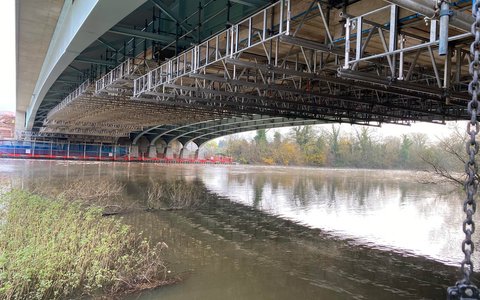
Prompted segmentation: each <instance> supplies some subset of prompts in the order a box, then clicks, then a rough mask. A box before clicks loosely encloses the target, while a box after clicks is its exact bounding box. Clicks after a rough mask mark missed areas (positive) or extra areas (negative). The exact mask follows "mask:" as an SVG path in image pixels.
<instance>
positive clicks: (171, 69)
mask: <svg viewBox="0 0 480 300" xmlns="http://www.w3.org/2000/svg"><path fill="white" fill-rule="evenodd" d="M289 31H290V0H281V1H279V2H276V3H274V4H272V5H270V6H268V7H266V8H265V9H263V10H261V11H260V12H258V13H256V14H254V15H252V16H250V17H248V18H246V19H244V20H243V21H241V22H239V23H237V24H235V25H233V26H231V27H230V28H228V29H226V30H224V31H222V32H221V33H219V34H217V35H216V36H214V37H212V38H210V39H208V40H206V41H204V42H202V43H200V44H199V45H196V46H194V47H192V48H190V49H188V50H186V51H184V52H182V53H180V54H179V55H178V56H176V57H174V58H172V59H170V60H168V61H167V62H165V63H164V64H162V65H160V66H159V67H158V68H156V69H154V70H152V71H150V72H149V73H147V74H145V75H143V76H141V77H139V78H137V79H135V80H134V91H133V95H134V97H139V96H141V95H142V94H143V93H145V92H149V91H152V90H154V89H155V88H157V87H159V86H161V85H163V84H165V83H171V82H173V81H175V80H176V79H178V78H180V77H182V76H186V75H188V74H191V73H197V72H198V71H199V70H200V69H202V68H205V67H207V66H209V65H211V64H214V63H217V62H219V61H221V60H223V59H226V58H233V57H234V56H236V55H237V54H239V53H241V52H243V51H245V50H247V49H249V48H252V47H255V46H258V45H260V44H262V43H265V42H267V41H269V40H271V39H275V38H277V37H279V36H280V35H288V34H289Z"/></svg>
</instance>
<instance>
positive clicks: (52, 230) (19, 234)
mask: <svg viewBox="0 0 480 300" xmlns="http://www.w3.org/2000/svg"><path fill="white" fill-rule="evenodd" d="M0 205H1V207H2V210H1V219H2V220H4V222H3V223H2V224H1V226H0V253H1V255H0V272H1V273H0V275H1V276H0V286H1V287H0V298H2V299H65V298H71V297H79V296H96V297H98V296H102V295H109V296H113V295H119V294H124V293H130V292H135V291H139V290H143V289H149V288H154V287H158V286H161V285H166V284H170V283H172V282H174V281H175V279H174V278H169V277H168V276H167V275H168V270H167V267H166V266H165V265H164V263H163V259H162V250H163V249H165V248H166V244H164V243H158V244H156V245H151V244H150V243H149V241H148V240H147V239H145V238H144V237H143V236H142V235H138V234H136V233H134V232H133V231H132V230H131V228H130V227H129V226H127V225H124V224H122V222H121V221H120V220H119V219H115V218H105V217H102V213H103V212H102V209H101V208H99V207H95V206H85V204H84V203H82V202H70V201H67V200H63V199H47V198H45V197H41V196H38V195H34V194H31V193H28V192H25V191H12V192H9V193H6V194H4V195H2V196H1V203H0Z"/></svg>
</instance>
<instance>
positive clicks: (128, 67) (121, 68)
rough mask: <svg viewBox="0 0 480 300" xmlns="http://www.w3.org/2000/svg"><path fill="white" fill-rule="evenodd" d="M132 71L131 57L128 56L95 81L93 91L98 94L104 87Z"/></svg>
mask: <svg viewBox="0 0 480 300" xmlns="http://www.w3.org/2000/svg"><path fill="white" fill-rule="evenodd" d="M134 71H135V64H134V61H133V59H131V58H129V59H127V60H126V61H124V62H123V63H121V64H119V65H118V66H117V67H115V68H114V69H113V70H111V71H110V72H108V73H107V74H105V75H104V76H103V77H102V78H100V79H99V80H97V81H96V82H95V93H96V94H98V93H100V92H102V91H104V90H105V88H107V87H108V86H110V85H112V84H114V83H115V82H117V81H118V80H120V79H125V78H127V77H128V76H129V75H131V74H133V72H134Z"/></svg>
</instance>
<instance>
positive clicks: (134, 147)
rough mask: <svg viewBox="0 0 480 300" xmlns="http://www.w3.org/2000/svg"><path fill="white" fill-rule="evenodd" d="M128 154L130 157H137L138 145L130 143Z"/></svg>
mask: <svg viewBox="0 0 480 300" xmlns="http://www.w3.org/2000/svg"><path fill="white" fill-rule="evenodd" d="M130 156H131V157H135V158H137V157H138V145H131V146H130Z"/></svg>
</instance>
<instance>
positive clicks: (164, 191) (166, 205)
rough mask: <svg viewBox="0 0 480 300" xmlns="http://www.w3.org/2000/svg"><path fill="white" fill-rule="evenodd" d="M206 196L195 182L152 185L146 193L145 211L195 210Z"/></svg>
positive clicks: (180, 181) (179, 181) (171, 182)
mask: <svg viewBox="0 0 480 300" xmlns="http://www.w3.org/2000/svg"><path fill="white" fill-rule="evenodd" d="M205 197H206V195H205V193H204V191H203V189H202V188H201V186H200V185H199V184H198V183H196V182H186V181H183V180H176V181H169V182H164V183H157V182H155V183H152V184H151V185H150V187H149V188H148V191H147V209H149V210H158V209H164V210H176V209H195V208H198V207H200V206H202V205H203V204H204V203H205V201H206V198H205Z"/></svg>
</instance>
